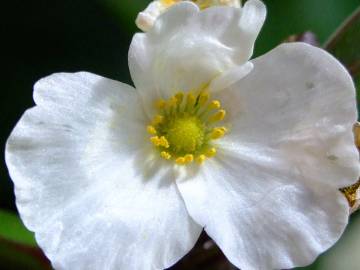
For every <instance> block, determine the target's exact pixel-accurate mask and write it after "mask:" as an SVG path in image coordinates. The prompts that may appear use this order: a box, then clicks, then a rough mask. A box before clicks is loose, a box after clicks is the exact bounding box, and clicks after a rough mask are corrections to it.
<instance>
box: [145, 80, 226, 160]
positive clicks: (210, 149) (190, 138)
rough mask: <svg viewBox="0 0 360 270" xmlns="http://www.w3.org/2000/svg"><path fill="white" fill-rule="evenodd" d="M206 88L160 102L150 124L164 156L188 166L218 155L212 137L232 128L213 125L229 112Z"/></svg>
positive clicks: (153, 136)
mask: <svg viewBox="0 0 360 270" xmlns="http://www.w3.org/2000/svg"><path fill="white" fill-rule="evenodd" d="M206 87H207V86H206V85H204V87H203V88H198V89H197V90H196V92H188V93H187V94H184V92H181V91H179V92H178V93H176V94H175V95H173V96H172V97H171V98H169V99H167V100H163V99H160V100H159V101H158V102H156V107H157V109H158V115H155V117H154V118H153V120H152V122H151V123H150V124H149V125H148V126H147V131H148V133H150V134H151V135H152V137H151V138H150V141H151V142H152V143H153V144H154V146H156V147H157V148H158V150H159V154H160V156H161V157H162V158H164V159H166V160H170V159H172V160H174V161H175V163H176V164H178V165H188V164H190V163H193V162H194V161H195V162H196V163H198V164H202V163H203V162H204V161H206V160H207V159H208V158H211V157H213V156H215V155H216V148H214V145H213V144H212V140H215V139H219V138H221V137H222V136H224V135H225V134H226V133H227V132H228V129H227V128H226V127H225V126H218V127H216V126H215V127H213V125H214V122H217V121H221V120H223V119H224V117H225V115H226V112H225V110H223V109H222V108H221V104H220V101H218V100H209V98H210V95H209V93H208V91H207V90H206ZM194 91H195V90H194ZM213 110H214V111H213Z"/></svg>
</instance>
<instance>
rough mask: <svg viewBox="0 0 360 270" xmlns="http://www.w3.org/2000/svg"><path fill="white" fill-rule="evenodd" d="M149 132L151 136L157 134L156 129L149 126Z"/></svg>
mask: <svg viewBox="0 0 360 270" xmlns="http://www.w3.org/2000/svg"><path fill="white" fill-rule="evenodd" d="M146 130H147V132H149V134H151V135H155V134H156V129H155V128H154V127H153V126H151V125H150V126H147V128H146Z"/></svg>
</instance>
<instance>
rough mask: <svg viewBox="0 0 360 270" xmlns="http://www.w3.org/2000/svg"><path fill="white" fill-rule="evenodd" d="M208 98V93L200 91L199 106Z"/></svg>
mask: <svg viewBox="0 0 360 270" xmlns="http://www.w3.org/2000/svg"><path fill="white" fill-rule="evenodd" d="M208 100H209V94H208V93H201V94H200V96H199V106H203V105H204V104H205V103H206V102H207V101H208Z"/></svg>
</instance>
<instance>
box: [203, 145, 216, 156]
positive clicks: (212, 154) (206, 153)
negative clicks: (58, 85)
mask: <svg viewBox="0 0 360 270" xmlns="http://www.w3.org/2000/svg"><path fill="white" fill-rule="evenodd" d="M205 155H206V156H207V157H209V158H211V157H213V156H215V155H216V149H215V148H214V147H213V148H210V149H208V150H207V151H206V152H205Z"/></svg>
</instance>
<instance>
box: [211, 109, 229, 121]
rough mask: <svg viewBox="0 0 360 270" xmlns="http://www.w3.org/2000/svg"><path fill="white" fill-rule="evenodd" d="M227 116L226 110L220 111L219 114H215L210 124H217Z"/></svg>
mask: <svg viewBox="0 0 360 270" xmlns="http://www.w3.org/2000/svg"><path fill="white" fill-rule="evenodd" d="M225 115H226V111H225V110H219V111H218V112H217V113H215V114H214V115H212V116H211V117H210V119H209V121H210V122H217V121H221V120H223V119H224V117H225Z"/></svg>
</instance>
